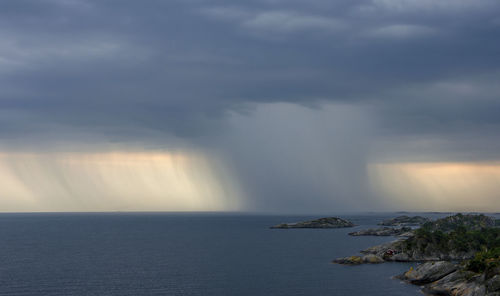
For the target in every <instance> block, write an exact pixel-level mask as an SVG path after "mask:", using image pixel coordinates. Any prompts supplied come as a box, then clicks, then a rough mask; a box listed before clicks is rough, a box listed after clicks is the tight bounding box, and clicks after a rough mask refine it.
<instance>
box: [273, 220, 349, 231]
mask: <svg viewBox="0 0 500 296" xmlns="http://www.w3.org/2000/svg"><path fill="white" fill-rule="evenodd" d="M354 226H356V225H355V224H354V223H352V222H351V221H348V220H345V219H342V218H338V217H326V218H320V219H315V220H310V221H301V222H295V223H281V224H278V225H274V226H271V227H270V228H271V229H290V228H345V227H354Z"/></svg>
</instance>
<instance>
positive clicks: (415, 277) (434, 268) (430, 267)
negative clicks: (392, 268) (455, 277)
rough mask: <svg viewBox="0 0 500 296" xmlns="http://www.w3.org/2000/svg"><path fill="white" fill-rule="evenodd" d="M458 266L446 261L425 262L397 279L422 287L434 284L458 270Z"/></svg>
mask: <svg viewBox="0 0 500 296" xmlns="http://www.w3.org/2000/svg"><path fill="white" fill-rule="evenodd" d="M458 268H459V267H458V265H457V264H455V263H451V262H448V261H436V262H426V263H422V264H420V265H418V266H417V268H415V269H414V268H411V269H410V270H408V271H407V272H405V273H404V274H402V275H400V276H397V278H399V279H401V280H404V281H407V282H410V283H412V284H414V285H423V284H429V283H432V282H435V281H437V280H440V279H442V278H443V277H445V276H447V275H449V274H450V273H453V272H455V271H456V270H458Z"/></svg>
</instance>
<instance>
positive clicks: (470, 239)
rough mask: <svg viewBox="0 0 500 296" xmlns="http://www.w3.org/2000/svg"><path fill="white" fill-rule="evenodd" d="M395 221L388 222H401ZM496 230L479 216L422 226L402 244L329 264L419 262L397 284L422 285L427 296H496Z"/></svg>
mask: <svg viewBox="0 0 500 296" xmlns="http://www.w3.org/2000/svg"><path fill="white" fill-rule="evenodd" d="M400 218H401V217H397V218H395V219H393V221H397V220H399V221H402V219H400ZM404 220H407V219H406V218H405V219H404ZM413 220H415V219H413ZM382 223H386V221H383V222H382ZM395 223H400V222H395ZM401 223H406V222H401ZM398 225H401V224H398ZM498 225H499V221H498V220H494V219H493V218H491V217H488V216H485V215H483V214H480V215H463V214H456V215H453V216H449V217H446V218H442V219H438V220H436V221H427V222H425V223H423V224H422V226H421V227H420V228H418V229H416V230H412V233H413V235H411V236H410V237H408V238H406V239H399V240H396V241H394V242H390V243H386V244H383V245H379V246H374V247H371V248H368V249H366V250H364V251H361V253H362V254H363V255H361V256H350V257H344V258H338V259H335V260H334V261H333V262H334V263H339V264H346V265H357V264H365V263H369V264H374V263H383V262H391V261H392V262H394V261H398V262H422V264H420V265H419V266H418V267H417V268H415V269H413V268H412V269H410V270H409V271H408V272H406V273H404V274H403V275H400V276H398V277H397V278H399V279H402V280H405V281H407V282H409V283H412V284H416V285H424V286H423V291H424V292H425V293H426V294H431V295H450V296H451V295H453V296H482V295H485V296H495V295H496V296H498V295H500V228H499V227H498Z"/></svg>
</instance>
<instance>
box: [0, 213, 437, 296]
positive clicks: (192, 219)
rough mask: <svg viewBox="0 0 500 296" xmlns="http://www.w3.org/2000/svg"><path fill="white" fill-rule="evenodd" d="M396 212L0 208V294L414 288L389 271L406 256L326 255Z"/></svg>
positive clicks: (358, 241) (349, 246)
mask: <svg viewBox="0 0 500 296" xmlns="http://www.w3.org/2000/svg"><path fill="white" fill-rule="evenodd" d="M397 215H400V214H398V213H386V214H373V213H368V214H348V215H347V214H346V215H338V214H337V215H335V216H340V217H342V218H346V219H349V220H351V221H353V222H354V223H356V224H357V225H358V226H356V227H354V228H342V229H270V228H269V227H270V226H272V225H275V224H278V223H282V222H296V221H302V220H307V219H314V218H320V217H322V216H321V215H318V216H283V215H256V214H240V213H238V214H234V213H230V214H228V213H29V214H28V213H8V214H7V213H5V214H0V296H1V295H37V296H43V295H61V296H63V295H64V296H69V295H96V296H97V295H99V296H101V295H134V296H137V295H207V296H212V295H213V296H221V295H287V296H290V295H370V296H374V295H381V296H382V295H384V296H390V295H394V296H396V295H397V296H401V295H422V294H421V293H420V292H419V287H417V286H412V285H408V284H405V283H403V282H401V281H399V280H396V279H393V278H392V277H393V276H395V275H397V274H401V273H402V272H404V271H406V270H408V269H409V268H410V267H411V266H415V264H409V263H384V264H377V265H360V266H342V265H337V264H332V263H331V261H332V260H333V259H335V258H337V257H344V256H350V255H354V254H357V253H358V251H360V250H363V249H365V248H367V247H370V246H373V245H377V244H381V243H385V242H388V241H391V240H394V238H393V237H371V236H365V237H352V236H349V235H348V233H349V232H351V231H355V230H359V229H363V228H367V227H376V224H377V222H380V221H381V220H383V219H387V218H392V217H395V216H397ZM428 215H430V214H428ZM439 215H440V216H443V214H439ZM323 216H328V215H323Z"/></svg>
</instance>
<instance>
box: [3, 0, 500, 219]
mask: <svg viewBox="0 0 500 296" xmlns="http://www.w3.org/2000/svg"><path fill="white" fill-rule="evenodd" d="M499 12H500V3H498V1H493V0H446V1H430V0H429V1H427V0H418V1H417V0H354V1H353V0H341V1H325V0H313V1H299V0H291V1H281V0H255V1H243V2H234V1H225V0H216V1H205V0H190V1H177V0H174V1H148V2H147V3H144V2H138V1H131V0H124V1H94V0H46V1H17V0H6V1H1V2H0V89H1V90H2V91H1V92H0V149H1V150H4V151H14V150H15V151H18V150H23V151H27V152H33V151H39V150H44V151H46V150H47V151H63V152H64V151H89V150H92V151H100V150H103V149H104V150H109V149H115V150H119V151H127V150H134V151H136V150H140V151H142V150H143V149H146V150H148V149H166V150H176V149H181V150H182V149H198V150H200V151H203V153H202V154H203V155H205V157H211V156H214V157H217V158H220V159H224V163H225V165H226V164H227V166H229V167H232V171H233V173H234V174H235V175H237V176H239V182H240V183H241V184H240V185H241V187H242V188H245V190H246V191H248V193H249V195H252V196H254V197H253V199H252V201H253V202H254V206H253V209H257V210H260V209H263V208H265V206H266V205H267V204H271V205H272V208H273V209H277V208H279V205H280V204H281V202H282V201H283V200H288V201H289V202H290V204H291V206H290V209H293V210H296V209H299V208H300V207H302V206H303V205H304V204H306V203H307V202H305V200H306V199H301V198H300V197H299V196H305V195H307V192H310V194H311V196H317V197H315V198H314V200H315V201H314V202H313V203H312V204H315V206H312V207H311V209H310V210H314V209H319V208H321V207H322V206H324V205H330V206H333V205H339V206H341V205H349V206H351V207H352V206H354V205H355V204H356V203H360V204H363V203H365V202H368V201H369V196H370V195H371V193H370V192H369V190H368V189H366V188H368V187H367V186H368V185H367V182H366V178H367V177H366V170H365V167H366V165H368V164H370V163H380V162H395V161H452V162H456V161H487V160H498V159H500V137H499V136H498V130H500V116H498V114H500V88H499V87H498V81H500V55H499V54H498V53H499V52H500V39H499V38H498V36H500V17H499V16H498V15H499ZM316 117H317V118H316ZM263 123H265V124H263ZM327 126H330V129H329V128H326V127H327ZM285 127H286V128H285ZM292 131H300V134H299V135H297V136H296V138H294V139H293V140H292V141H291V142H289V138H291V135H288V136H287V134H288V133H291V132H292ZM263 137H268V138H269V140H268V141H267V142H266V144H264V145H262V146H259V147H256V151H258V153H257V152H255V151H253V149H252V147H253V145H254V143H256V142H258V141H261V140H262V138H263ZM339 141H340V142H342V143H343V144H342V145H341V144H339V143H338V142H339ZM284 143H289V145H285V144H284ZM344 145H345V146H344ZM359 147H363V149H359ZM254 152H255V154H254ZM303 155H309V156H307V157H305V156H303ZM332 155H333V156H332ZM259 156H262V158H259ZM291 159H298V162H297V163H304V164H306V163H307V165H298V164H293V161H291ZM324 160H327V161H325V162H324ZM344 160H345V161H344ZM291 163H292V164H291ZM322 164H325V167H323V166H322ZM327 167H330V168H327ZM315 168H318V172H317V174H316V173H314V172H312V170H314V169H315ZM302 169H303V171H302V172H296V173H295V174H292V173H289V174H285V173H282V174H280V172H290V171H291V170H297V171H299V170H302ZM266 172H272V174H270V175H267V174H266ZM341 172H343V173H345V175H344V176H350V177H349V181H348V182H343V181H339V180H341V179H342V178H343V177H340V175H341ZM261 174H262V175H261ZM276 175H281V177H280V178H281V179H278V180H276V182H275V183H274V184H268V182H267V181H266V180H267V179H269V177H272V176H276ZM318 175H322V176H324V178H325V179H324V180H322V181H318V179H315V178H314V177H312V176H318ZM299 180H301V181H299ZM331 180H337V181H331ZM336 182H338V184H337V183H336ZM290 183H294V184H297V186H298V187H300V188H299V189H290V190H287V189H283V188H286V184H290ZM298 184H301V185H300V186H299V185H298ZM342 184H344V186H343V185H342ZM354 184H361V185H360V186H358V187H359V188H358V189H359V190H358V189H356V190H354V189H353V188H356V185H354ZM292 191H293V192H292ZM273 195H274V196H278V197H270V196H273ZM353 195H356V196H363V197H359V199H357V202H353V203H349V202H347V201H346V199H348V198H347V196H353ZM280 196H281V197H280ZM283 196H289V197H290V198H288V199H287V198H286V197H283ZM292 196H295V197H292ZM331 200H333V201H331ZM336 201H338V202H337V203H336ZM249 204H251V202H250V203H249ZM310 204H311V203H310ZM365 204H366V205H367V206H366V207H367V208H368V207H369V206H370V205H369V203H365ZM346 207H347V206H346Z"/></svg>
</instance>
